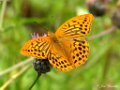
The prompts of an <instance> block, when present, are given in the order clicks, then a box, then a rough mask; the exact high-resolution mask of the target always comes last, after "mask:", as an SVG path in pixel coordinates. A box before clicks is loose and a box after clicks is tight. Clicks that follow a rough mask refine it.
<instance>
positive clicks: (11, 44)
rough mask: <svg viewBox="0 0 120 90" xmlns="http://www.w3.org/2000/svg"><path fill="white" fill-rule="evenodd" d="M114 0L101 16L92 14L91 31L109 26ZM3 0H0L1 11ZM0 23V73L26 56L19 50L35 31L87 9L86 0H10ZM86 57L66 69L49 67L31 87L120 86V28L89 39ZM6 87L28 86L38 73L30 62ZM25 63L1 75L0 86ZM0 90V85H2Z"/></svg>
mask: <svg viewBox="0 0 120 90" xmlns="http://www.w3.org/2000/svg"><path fill="white" fill-rule="evenodd" d="M116 3H117V0H114V1H113V0H112V1H111V2H110V3H109V5H108V8H109V9H108V11H107V12H106V14H105V15H104V16H102V17H94V21H93V24H92V27H91V32H90V34H89V35H88V36H87V38H89V37H90V36H93V35H97V34H99V33H100V32H104V31H106V30H109V28H111V27H112V26H113V25H112V23H111V16H112V11H114V10H115V8H116ZM3 7H4V6H3V2H2V1H0V15H1V14H2V13H1V12H2V8H3ZM3 11H4V18H1V20H0V21H2V19H3V22H2V24H1V27H0V73H2V72H4V71H5V70H6V69H9V68H10V67H12V66H14V65H16V64H18V63H20V62H24V61H25V60H26V59H27V58H28V57H25V56H22V55H21V54H20V53H19V51H20V48H21V47H22V45H23V44H24V43H25V42H26V41H27V40H29V39H30V38H31V34H32V33H34V32H37V33H40V34H41V35H42V34H43V33H47V32H48V31H53V32H55V31H56V30H57V28H58V27H59V26H60V25H61V24H62V23H63V22H64V21H66V20H68V19H70V18H72V17H74V16H76V15H78V14H83V13H89V12H88V8H87V6H86V4H85V0H55V1H51V0H11V1H8V2H7V5H6V6H5V10H3ZM89 44H90V55H89V59H88V61H87V62H86V63H85V64H84V65H82V66H80V67H78V68H76V69H74V70H71V71H69V72H65V73H62V72H60V71H58V70H56V69H54V68H53V69H52V70H51V71H50V72H49V73H47V74H43V75H42V76H41V77H40V79H39V80H38V81H37V83H36V84H35V86H34V87H33V89H32V90H120V70H119V67H120V61H119V60H120V31H119V29H118V30H117V31H116V32H113V33H110V34H108V35H104V36H103V37H100V38H95V39H93V40H89ZM29 64H30V65H31V66H30V68H29V69H27V70H26V71H25V72H23V73H22V74H21V75H20V76H19V77H17V78H16V79H15V80H12V82H11V83H10V84H9V85H8V86H7V87H6V89H5V90H27V89H28V88H29V87H30V85H31V84H32V83H33V81H34V80H35V78H36V76H37V74H36V72H35V70H34V68H33V66H32V62H31V63H29ZM24 67H25V66H23V67H21V68H19V69H15V70H13V71H11V72H9V73H7V74H4V75H1V76H0V87H2V86H3V85H4V84H6V82H7V80H9V79H10V78H11V77H12V76H14V75H15V74H17V73H19V72H20V70H21V69H22V68H24ZM1 90H2V89H1Z"/></svg>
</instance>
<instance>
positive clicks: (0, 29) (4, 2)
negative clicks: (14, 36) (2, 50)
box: [0, 0, 7, 31]
mask: <svg viewBox="0 0 120 90" xmlns="http://www.w3.org/2000/svg"><path fill="white" fill-rule="evenodd" d="M6 5H7V0H3V4H2V8H1V14H0V31H2V30H3V27H2V25H3V18H4V14H5V8H6Z"/></svg>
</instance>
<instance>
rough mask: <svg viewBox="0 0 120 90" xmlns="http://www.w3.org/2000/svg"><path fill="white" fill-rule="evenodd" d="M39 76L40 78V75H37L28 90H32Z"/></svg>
mask: <svg viewBox="0 0 120 90" xmlns="http://www.w3.org/2000/svg"><path fill="white" fill-rule="evenodd" d="M40 76H41V73H38V75H37V78H36V79H35V81H34V82H33V84H32V85H31V86H30V88H29V89H28V90H31V89H32V88H33V86H34V85H35V83H36V82H37V80H38V79H39V77H40Z"/></svg>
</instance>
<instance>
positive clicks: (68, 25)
mask: <svg viewBox="0 0 120 90" xmlns="http://www.w3.org/2000/svg"><path fill="white" fill-rule="evenodd" d="M92 21H93V15H92V14H85V15H81V16H76V17H73V18H72V19H70V20H68V21H66V22H65V23H64V24H63V25H61V26H60V27H59V28H58V30H57V31H56V33H55V34H56V36H57V37H59V38H63V37H66V36H69V37H80V36H86V35H88V33H89V31H90V26H91V23H92Z"/></svg>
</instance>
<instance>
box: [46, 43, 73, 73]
mask: <svg viewBox="0 0 120 90" xmlns="http://www.w3.org/2000/svg"><path fill="white" fill-rule="evenodd" d="M53 46H54V48H52V50H50V54H49V55H48V60H49V62H50V64H51V65H52V66H53V67H55V68H56V69H58V70H60V71H62V72H66V71H69V70H71V69H73V68H74V67H73V66H72V63H71V62H69V61H68V57H66V54H65V53H64V51H63V49H62V48H61V47H59V46H58V45H53Z"/></svg>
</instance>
